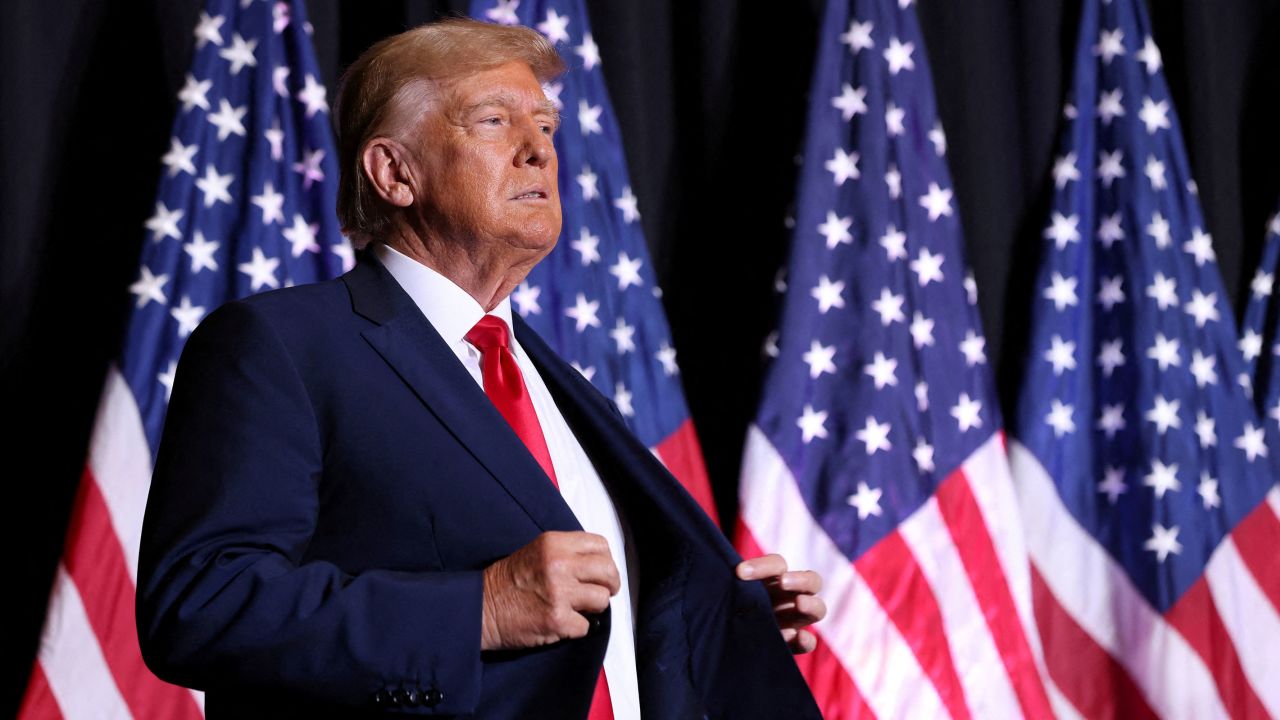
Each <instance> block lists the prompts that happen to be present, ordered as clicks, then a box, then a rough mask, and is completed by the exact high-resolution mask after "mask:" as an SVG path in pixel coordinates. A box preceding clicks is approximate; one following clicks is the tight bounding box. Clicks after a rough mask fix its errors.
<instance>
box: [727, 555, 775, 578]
mask: <svg viewBox="0 0 1280 720" xmlns="http://www.w3.org/2000/svg"><path fill="white" fill-rule="evenodd" d="M737 571H738V577H739V578H742V579H743V580H765V579H768V578H772V577H777V576H779V575H781V574H782V573H784V572H786V571H787V561H786V560H784V559H782V556H781V555H778V554H777V553H774V554H771V555H765V556H763V557H758V558H752V559H750V560H743V561H742V562H740V563H738V567H737Z"/></svg>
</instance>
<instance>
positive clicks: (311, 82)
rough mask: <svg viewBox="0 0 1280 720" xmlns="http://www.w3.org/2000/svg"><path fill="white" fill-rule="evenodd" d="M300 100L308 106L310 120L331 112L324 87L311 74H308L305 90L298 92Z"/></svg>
mask: <svg viewBox="0 0 1280 720" xmlns="http://www.w3.org/2000/svg"><path fill="white" fill-rule="evenodd" d="M298 100H300V101H302V102H303V103H305V104H306V106H307V117H308V118H310V117H312V116H314V115H315V114H316V113H319V112H324V113H327V112H329V101H328V100H327V99H326V98H325V89H324V85H321V84H320V83H318V82H316V78H315V76H314V75H312V74H311V73H307V77H306V79H305V80H304V84H303V88H302V89H301V90H299V91H298Z"/></svg>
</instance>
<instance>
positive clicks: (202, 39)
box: [195, 10, 226, 50]
mask: <svg viewBox="0 0 1280 720" xmlns="http://www.w3.org/2000/svg"><path fill="white" fill-rule="evenodd" d="M224 22H226V18H225V17H223V16H221V15H215V16H213V17H209V14H208V13H206V12H205V11H203V10H201V11H200V21H199V22H197V23H196V30H195V37H196V50H203V49H204V46H205V45H207V44H209V43H213V44H214V45H222V29H221V28H222V24H223V23H224Z"/></svg>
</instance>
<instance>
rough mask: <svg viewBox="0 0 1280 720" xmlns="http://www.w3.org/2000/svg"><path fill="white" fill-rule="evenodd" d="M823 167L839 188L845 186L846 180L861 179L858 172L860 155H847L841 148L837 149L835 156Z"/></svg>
mask: <svg viewBox="0 0 1280 720" xmlns="http://www.w3.org/2000/svg"><path fill="white" fill-rule="evenodd" d="M823 167H825V168H826V169H827V171H828V172H830V173H831V175H832V177H833V178H834V180H835V184H836V185H837V186H840V185H843V184H844V181H845V180H850V179H853V180H857V179H858V178H859V177H861V173H859V172H858V153H846V152H845V151H844V150H843V149H841V148H836V152H835V155H834V156H832V158H831V159H830V160H828V161H827V163H826V165H824V166H823Z"/></svg>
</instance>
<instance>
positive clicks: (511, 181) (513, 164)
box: [410, 62, 560, 257]
mask: <svg viewBox="0 0 1280 720" xmlns="http://www.w3.org/2000/svg"><path fill="white" fill-rule="evenodd" d="M432 104H433V106H434V107H433V108H432V109H430V110H428V111H427V112H426V113H425V115H424V117H423V120H422V122H421V123H420V124H419V126H418V130H417V132H418V136H417V137H415V138H412V139H411V141H410V142H411V146H412V148H413V151H414V154H415V156H416V160H417V163H416V170H417V173H416V175H417V176H418V177H417V182H416V185H417V188H416V197H417V204H418V207H419V208H420V210H421V212H422V215H421V217H422V220H423V222H424V223H425V224H426V225H427V226H428V227H429V228H431V229H432V230H433V231H434V232H435V234H438V235H440V236H442V237H443V239H445V240H447V241H451V242H457V243H461V244H462V245H463V246H464V247H467V248H476V247H477V246H478V245H491V246H492V245H493V244H499V245H505V246H508V247H510V248H511V249H514V250H518V251H522V252H523V251H534V252H536V253H538V256H539V257H541V256H542V255H545V254H546V253H548V252H551V249H552V248H553V247H555V243H556V238H557V237H558V236H559V235H560V193H559V189H558V184H557V177H556V172H557V169H558V165H557V162H556V151H555V146H554V145H552V142H551V137H552V134H553V133H554V132H555V130H556V127H557V126H558V124H559V118H558V115H557V113H556V110H555V106H554V105H552V104H551V103H550V102H549V101H548V100H547V98H546V96H545V95H544V94H543V92H542V86H541V85H540V84H539V83H538V80H537V78H535V77H534V75H533V72H532V71H531V70H530V69H529V66H528V65H526V64H524V63H522V62H511V63H507V64H506V65H501V66H499V67H496V68H493V69H491V70H483V71H480V72H476V73H473V74H471V75H466V76H462V77H460V78H457V79H451V80H448V81H445V82H443V83H439V84H438V85H437V86H436V92H435V93H434V98H433V100H432Z"/></svg>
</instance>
